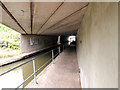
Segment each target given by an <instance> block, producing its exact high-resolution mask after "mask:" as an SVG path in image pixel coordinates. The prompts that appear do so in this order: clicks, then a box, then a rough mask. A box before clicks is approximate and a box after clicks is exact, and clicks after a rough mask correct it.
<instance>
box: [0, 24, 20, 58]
mask: <svg viewBox="0 0 120 90" xmlns="http://www.w3.org/2000/svg"><path fill="white" fill-rule="evenodd" d="M18 54H20V33H18V32H16V31H14V30H12V29H11V28H8V27H6V26H5V25H2V24H0V58H1V57H2V58H4V57H11V56H15V55H18Z"/></svg>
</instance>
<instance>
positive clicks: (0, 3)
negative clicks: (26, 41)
mask: <svg viewBox="0 0 120 90" xmlns="http://www.w3.org/2000/svg"><path fill="white" fill-rule="evenodd" d="M0 6H1V7H2V8H3V10H5V11H6V12H7V14H8V15H9V16H10V17H11V18H12V19H13V20H14V21H15V22H16V23H17V25H18V26H19V27H20V28H21V29H22V30H23V31H24V32H25V33H26V34H27V32H26V31H25V30H24V28H23V27H22V26H21V25H20V23H19V22H18V21H17V20H16V19H15V17H14V16H13V15H12V14H11V13H10V11H9V10H8V9H7V8H6V6H5V5H4V4H3V3H2V2H1V1H0Z"/></svg>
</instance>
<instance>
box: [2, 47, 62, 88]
mask: <svg viewBox="0 0 120 90" xmlns="http://www.w3.org/2000/svg"><path fill="white" fill-rule="evenodd" d="M60 47H61V46H58V47H56V48H54V49H52V50H50V51H48V52H46V53H43V54H41V55H38V56H36V57H34V58H32V59H30V60H29V61H26V62H24V63H22V64H20V65H18V66H16V67H14V68H12V69H9V70H7V71H5V72H3V73H1V74H0V76H2V75H4V74H6V73H8V72H10V71H13V70H14V69H17V68H19V67H21V66H23V65H25V64H27V63H29V62H31V61H33V69H34V73H32V74H31V75H30V76H29V77H28V78H27V79H25V80H24V81H23V82H22V83H21V84H20V85H19V86H18V87H17V88H16V89H18V88H19V87H20V86H21V85H23V84H24V83H25V82H26V81H27V80H29V79H30V78H31V77H32V76H33V75H34V80H35V82H36V84H37V81H36V73H37V72H38V71H40V70H41V69H42V68H43V67H44V66H45V65H47V64H48V63H49V62H50V61H51V60H52V62H54V58H55V57H56V56H57V55H59V54H60V53H61V51H60ZM57 48H59V49H58V53H57V54H56V55H53V53H54V50H56V49H57ZM63 50H64V45H63ZM51 51H52V58H50V59H49V60H48V61H47V62H46V63H45V64H43V65H42V66H41V67H40V68H39V69H37V70H35V59H36V58H38V57H40V56H42V55H46V54H47V53H49V52H51ZM16 89H15V90H16Z"/></svg>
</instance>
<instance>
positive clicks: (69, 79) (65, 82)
mask: <svg viewBox="0 0 120 90" xmlns="http://www.w3.org/2000/svg"><path fill="white" fill-rule="evenodd" d="M37 82H38V84H35V83H34V82H33V81H32V82H31V83H29V85H27V86H26V88H80V83H79V73H78V63H77V58H76V52H75V48H74V47H68V48H66V49H65V50H64V51H63V52H62V53H61V54H60V55H59V56H58V57H57V58H56V59H55V64H50V65H49V67H48V68H47V69H45V70H44V72H42V74H41V75H39V77H38V79H37Z"/></svg>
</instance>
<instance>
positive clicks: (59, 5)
mask: <svg viewBox="0 0 120 90" xmlns="http://www.w3.org/2000/svg"><path fill="white" fill-rule="evenodd" d="M63 3H64V2H62V3H61V4H60V5H59V6H58V7H57V9H56V10H55V11H54V12H53V13H52V14H51V15H50V17H49V18H48V19H47V20H46V21H45V23H44V24H43V25H42V26H41V27H40V29H39V30H38V31H37V32H39V31H40V30H41V29H42V27H43V26H44V25H45V24H46V23H47V22H48V20H49V19H50V18H51V17H52V16H53V15H54V14H55V13H56V12H57V10H58V9H59V8H60V7H61V6H62V5H63ZM37 32H36V33H37ZM37 34H38V33H37Z"/></svg>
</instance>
